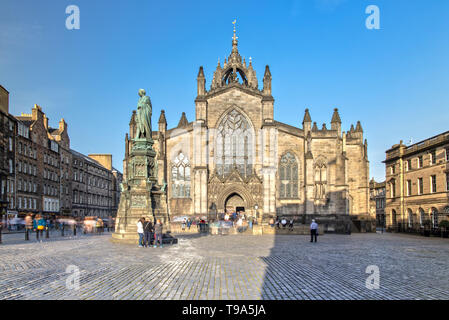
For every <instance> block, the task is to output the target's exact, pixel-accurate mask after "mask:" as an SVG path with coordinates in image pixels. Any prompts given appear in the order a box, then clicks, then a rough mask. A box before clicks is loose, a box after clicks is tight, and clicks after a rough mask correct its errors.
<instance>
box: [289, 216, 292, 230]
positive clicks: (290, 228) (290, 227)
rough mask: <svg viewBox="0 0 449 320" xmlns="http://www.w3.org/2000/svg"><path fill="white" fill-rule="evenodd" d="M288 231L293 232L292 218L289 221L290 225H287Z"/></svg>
mask: <svg viewBox="0 0 449 320" xmlns="http://www.w3.org/2000/svg"><path fill="white" fill-rule="evenodd" d="M288 229H289V230H290V231H293V218H291V219H290V223H289V224H288Z"/></svg>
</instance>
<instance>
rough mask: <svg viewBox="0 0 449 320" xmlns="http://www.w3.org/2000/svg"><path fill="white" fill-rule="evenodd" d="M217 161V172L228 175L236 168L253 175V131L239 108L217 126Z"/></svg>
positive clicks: (243, 174) (242, 172) (242, 173)
mask: <svg viewBox="0 0 449 320" xmlns="http://www.w3.org/2000/svg"><path fill="white" fill-rule="evenodd" d="M215 150H216V152H215V163H216V170H217V173H218V174H219V175H221V176H227V175H228V174H230V173H231V172H232V170H233V169H234V168H236V169H237V170H238V171H239V172H240V174H241V175H242V176H244V177H246V176H249V175H251V172H252V163H253V161H252V160H253V132H252V127H251V125H250V124H249V122H248V121H247V120H246V118H245V116H243V115H242V114H241V113H240V112H238V111H237V110H235V109H234V110H232V111H231V112H229V113H228V114H227V115H226V116H225V117H224V118H223V120H222V121H221V122H220V124H219V125H218V127H217V136H216V149H215Z"/></svg>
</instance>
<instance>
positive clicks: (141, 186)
mask: <svg viewBox="0 0 449 320" xmlns="http://www.w3.org/2000/svg"><path fill="white" fill-rule="evenodd" d="M152 146H153V141H152V140H145V139H135V140H134V141H133V148H132V151H131V153H130V155H129V158H128V159H127V163H126V165H127V168H128V170H127V177H126V179H125V180H124V182H123V184H122V192H121V195H120V204H119V208H118V212H117V219H116V228H115V233H114V234H113V235H112V240H113V241H114V242H122V243H134V244H137V243H138V239H139V235H138V234H137V222H138V221H139V219H140V218H142V217H144V218H145V219H146V220H150V221H151V222H153V223H154V222H155V221H156V219H161V221H162V223H164V231H165V232H166V231H167V230H169V223H168V222H169V219H168V211H167V203H166V198H165V192H163V191H160V190H159V187H158V186H157V179H156V166H157V164H156V161H155V157H156V152H155V151H154V150H153V148H152Z"/></svg>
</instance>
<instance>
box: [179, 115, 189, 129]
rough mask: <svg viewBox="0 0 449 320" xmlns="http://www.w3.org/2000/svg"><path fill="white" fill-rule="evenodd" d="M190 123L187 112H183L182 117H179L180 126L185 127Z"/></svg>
mask: <svg viewBox="0 0 449 320" xmlns="http://www.w3.org/2000/svg"><path fill="white" fill-rule="evenodd" d="M188 124H189V121H188V120H187V116H186V113H185V112H183V113H182V115H181V119H179V122H178V128H183V127H185V126H187V125H188Z"/></svg>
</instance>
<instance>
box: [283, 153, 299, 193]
mask: <svg viewBox="0 0 449 320" xmlns="http://www.w3.org/2000/svg"><path fill="white" fill-rule="evenodd" d="M279 197H280V198H281V199H291V198H298V162H297V161H296V158H295V156H294V155H293V154H292V153H290V152H287V153H286V154H284V155H283V156H282V157H281V161H280V162H279Z"/></svg>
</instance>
